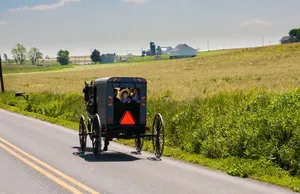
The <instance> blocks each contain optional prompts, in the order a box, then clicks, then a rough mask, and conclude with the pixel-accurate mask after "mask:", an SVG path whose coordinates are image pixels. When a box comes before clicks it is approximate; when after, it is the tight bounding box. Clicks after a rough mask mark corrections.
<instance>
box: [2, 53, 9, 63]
mask: <svg viewBox="0 0 300 194" xmlns="http://www.w3.org/2000/svg"><path fill="white" fill-rule="evenodd" d="M3 58H4V62H7V61H8V57H7V54H6V53H3Z"/></svg>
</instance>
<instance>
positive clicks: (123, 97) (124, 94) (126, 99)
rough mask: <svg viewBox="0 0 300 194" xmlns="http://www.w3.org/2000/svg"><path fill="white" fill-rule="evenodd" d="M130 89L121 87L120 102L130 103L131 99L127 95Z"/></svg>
mask: <svg viewBox="0 0 300 194" xmlns="http://www.w3.org/2000/svg"><path fill="white" fill-rule="evenodd" d="M129 94H130V91H129V90H128V89H123V90H121V92H120V96H121V98H120V102H122V103H131V99H130V97H129Z"/></svg>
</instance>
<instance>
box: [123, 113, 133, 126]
mask: <svg viewBox="0 0 300 194" xmlns="http://www.w3.org/2000/svg"><path fill="white" fill-rule="evenodd" d="M120 123H121V125H135V120H134V118H133V116H132V114H131V112H130V111H126V112H125V113H124V115H123V117H122V118H121V121H120Z"/></svg>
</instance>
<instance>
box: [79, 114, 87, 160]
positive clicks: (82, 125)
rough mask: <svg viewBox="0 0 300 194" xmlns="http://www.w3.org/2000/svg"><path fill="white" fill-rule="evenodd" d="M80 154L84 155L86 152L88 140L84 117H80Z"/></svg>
mask: <svg viewBox="0 0 300 194" xmlns="http://www.w3.org/2000/svg"><path fill="white" fill-rule="evenodd" d="M78 135H79V145H80V147H79V150H78V151H79V152H80V153H81V154H84V152H85V150H86V139H87V134H86V125H85V120H84V116H81V117H80V120H79V134H78Z"/></svg>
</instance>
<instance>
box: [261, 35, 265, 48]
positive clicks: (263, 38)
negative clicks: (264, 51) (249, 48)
mask: <svg viewBox="0 0 300 194" xmlns="http://www.w3.org/2000/svg"><path fill="white" fill-rule="evenodd" d="M262 46H265V37H262Z"/></svg>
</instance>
